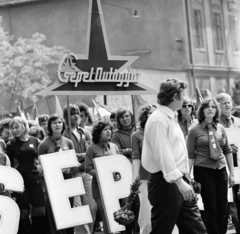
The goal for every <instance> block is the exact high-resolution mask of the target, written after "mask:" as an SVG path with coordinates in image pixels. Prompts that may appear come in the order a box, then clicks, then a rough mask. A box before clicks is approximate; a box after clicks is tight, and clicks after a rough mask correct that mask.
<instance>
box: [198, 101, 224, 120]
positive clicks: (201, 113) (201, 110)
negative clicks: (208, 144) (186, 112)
mask: <svg viewBox="0 0 240 234" xmlns="http://www.w3.org/2000/svg"><path fill="white" fill-rule="evenodd" d="M210 102H213V103H214V105H215V106H216V114H215V116H214V117H213V122H214V123H215V124H217V123H218V122H219V116H220V108H219V106H218V103H217V101H216V99H215V98H212V97H208V98H206V99H204V100H203V101H202V103H201V106H200V108H199V110H198V122H199V123H202V122H203V121H204V120H205V118H206V117H205V115H204V109H206V108H207V107H208V106H209V103H210Z"/></svg>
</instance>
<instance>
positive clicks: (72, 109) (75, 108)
mask: <svg viewBox="0 0 240 234" xmlns="http://www.w3.org/2000/svg"><path fill="white" fill-rule="evenodd" d="M69 111H70V115H71V114H72V113H73V112H75V111H77V112H78V113H79V114H80V111H79V108H78V106H77V105H75V104H69ZM63 118H64V120H65V121H66V124H67V125H68V108H67V105H65V106H64V107H63Z"/></svg>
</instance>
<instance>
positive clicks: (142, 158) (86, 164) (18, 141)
mask: <svg viewBox="0 0 240 234" xmlns="http://www.w3.org/2000/svg"><path fill="white" fill-rule="evenodd" d="M186 88H187V85H186V83H184V82H183V81H180V80H177V79H169V80H166V81H164V82H163V83H162V84H161V86H160V90H159V93H158V96H157V98H158V104H157V105H154V106H152V105H144V106H142V107H141V108H140V109H139V116H138V117H139V122H138V123H139V125H138V127H136V123H135V122H134V116H133V114H132V112H131V111H130V110H129V109H127V108H119V110H117V112H116V113H112V114H111V116H110V118H109V121H106V120H99V121H97V122H96V123H93V121H92V118H91V115H90V113H89V110H88V107H87V105H85V104H84V103H76V104H70V105H69V111H70V119H69V116H68V109H67V106H65V107H64V108H63V117H62V116H59V115H57V114H53V115H51V116H48V115H41V116H39V118H38V124H37V123H34V121H27V120H26V119H24V118H22V117H14V118H12V119H10V118H8V119H3V120H2V121H1V122H0V163H1V165H5V166H12V167H14V168H16V169H17V170H18V171H19V172H20V173H21V175H22V177H23V179H24V186H25V190H24V192H23V193H16V192H14V193H10V192H9V191H6V190H5V188H4V185H2V184H1V185H0V189H1V190H0V192H1V195H6V196H10V197H12V198H13V199H14V200H15V201H16V203H17V204H18V206H19V208H20V211H21V217H20V222H19V231H18V233H19V234H22V233H24V234H30V233H31V234H35V233H39V234H40V233H46V234H48V233H49V234H52V233H62V234H65V233H66V234H70V233H71V234H73V233H74V234H85V233H87V234H92V233H94V232H95V231H96V229H97V228H98V225H97V223H98V222H99V220H102V222H103V231H104V233H110V232H109V230H108V227H107V221H106V216H105V213H104V208H103V203H102V199H101V196H100V193H99V187H98V182H97V177H96V171H95V168H94V164H93V159H94V158H97V157H105V156H111V155H116V154H121V155H123V157H126V158H127V159H128V160H129V161H130V162H131V163H132V169H133V182H134V181H135V179H136V178H137V177H140V179H141V186H140V194H139V198H140V210H139V214H138V215H136V216H135V221H134V222H133V223H131V224H129V225H126V230H125V231H124V232H123V233H126V234H133V233H134V234H135V233H140V234H148V233H151V234H159V233H164V234H170V233H172V231H173V229H174V226H175V225H177V226H178V229H179V233H180V234H188V233H189V234H190V233H194V234H195V233H196V234H197V233H198V234H204V233H209V234H225V233H226V231H227V224H228V219H229V216H231V217H232V220H233V221H234V224H235V228H236V231H237V232H239V231H240V226H239V219H238V216H239V215H240V200H239V199H238V196H239V185H235V181H234V170H233V166H238V160H237V152H238V147H237V146H236V145H234V144H229V142H228V136H227V134H226V131H225V128H238V127H240V118H238V117H239V111H238V108H236V109H235V110H234V112H233V102H232V99H231V97H230V96H229V95H228V94H226V93H221V94H219V95H217V97H216V99H214V98H212V97H208V98H206V99H204V100H203V102H202V103H201V105H200V107H199V108H198V109H197V110H196V105H194V103H193V102H192V101H191V100H190V99H189V98H188V97H187V96H186V94H185V89H186ZM232 113H233V114H234V115H235V116H237V117H234V116H233V115H232ZM68 123H70V126H68ZM70 149H74V150H75V152H76V157H77V159H78V162H79V165H78V166H77V167H74V168H68V169H64V170H63V176H64V179H69V178H73V177H81V178H82V180H83V184H84V188H85V191H86V194H85V195H81V196H77V197H74V198H70V204H71V206H72V207H78V206H82V205H89V207H90V211H91V215H92V219H93V222H92V223H90V224H86V225H81V226H76V227H73V228H68V229H64V230H57V228H56V226H55V222H54V218H53V212H52V209H51V205H50V200H49V197H48V194H47V191H46V186H45V182H44V179H43V174H44V171H43V170H42V167H41V165H40V163H39V161H38V157H39V156H40V155H43V154H49V153H53V152H58V151H62V150H70ZM227 167H228V170H229V176H228V174H227V170H226V168H227ZM192 170H193V174H191V171H192ZM113 176H114V180H116V181H117V180H119V179H120V177H119V175H117V174H116V175H115V174H114V175H113ZM193 176H194V179H195V180H196V181H197V182H199V183H200V184H201V196H202V200H203V205H204V212H201V213H200V212H199V209H198V207H197V200H196V194H195V191H194V189H193V187H192V185H191V177H193ZM228 187H233V191H234V203H229V204H228V201H227V190H228ZM126 202H127V200H126V199H121V200H120V205H121V206H124V205H125V204H126Z"/></svg>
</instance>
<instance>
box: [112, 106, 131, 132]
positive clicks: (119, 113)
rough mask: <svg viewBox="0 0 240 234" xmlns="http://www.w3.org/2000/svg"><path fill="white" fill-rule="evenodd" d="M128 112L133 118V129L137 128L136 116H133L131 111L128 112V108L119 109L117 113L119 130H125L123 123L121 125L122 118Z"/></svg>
mask: <svg viewBox="0 0 240 234" xmlns="http://www.w3.org/2000/svg"><path fill="white" fill-rule="evenodd" d="M126 112H129V114H130V116H131V125H132V127H134V126H135V121H134V116H133V113H132V112H131V111H130V110H128V109H127V108H123V107H122V108H119V109H118V110H117V113H116V120H117V128H118V129H122V128H123V126H122V125H121V123H120V118H121V117H122V116H123V115H124V114H125V113H126Z"/></svg>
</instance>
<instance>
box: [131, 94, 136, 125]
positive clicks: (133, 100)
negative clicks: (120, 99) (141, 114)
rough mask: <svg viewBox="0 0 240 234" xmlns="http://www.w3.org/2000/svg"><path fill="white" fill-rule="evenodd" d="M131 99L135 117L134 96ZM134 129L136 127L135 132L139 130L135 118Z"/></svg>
mask: <svg viewBox="0 0 240 234" xmlns="http://www.w3.org/2000/svg"><path fill="white" fill-rule="evenodd" d="M131 99H132V111H133V115H134V113H135V106H134V95H131ZM134 127H135V130H137V123H136V121H135V117H134Z"/></svg>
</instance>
